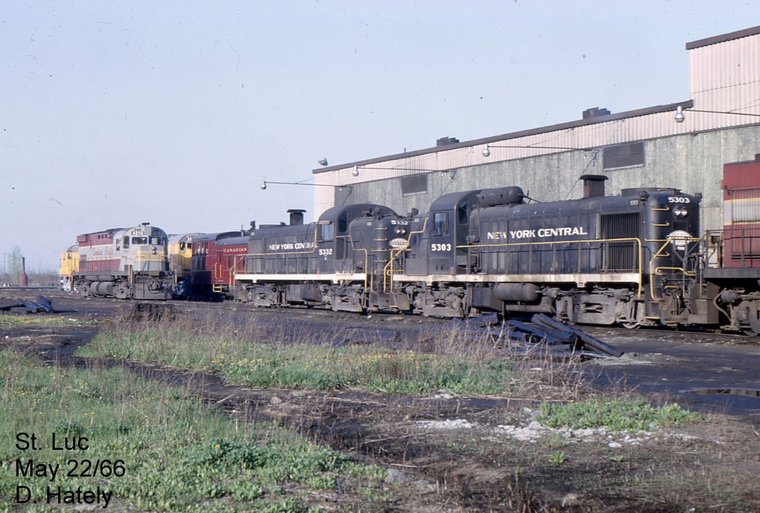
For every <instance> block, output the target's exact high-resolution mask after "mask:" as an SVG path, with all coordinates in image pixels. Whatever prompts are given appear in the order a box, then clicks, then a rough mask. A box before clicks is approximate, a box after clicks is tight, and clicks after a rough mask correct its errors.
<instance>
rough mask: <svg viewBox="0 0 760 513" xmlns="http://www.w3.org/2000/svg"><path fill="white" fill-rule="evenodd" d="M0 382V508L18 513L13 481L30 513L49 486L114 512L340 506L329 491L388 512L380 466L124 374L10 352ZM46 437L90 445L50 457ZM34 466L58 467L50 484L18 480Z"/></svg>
mask: <svg viewBox="0 0 760 513" xmlns="http://www.w3.org/2000/svg"><path fill="white" fill-rule="evenodd" d="M0 376H3V378H2V381H0V387H1V388H0V401H1V402H2V404H3V412H4V414H3V415H2V416H0V439H2V440H5V441H6V442H5V443H3V444H0V462H2V463H3V470H2V471H0V511H12V510H13V511H15V510H16V509H14V508H15V507H14V506H13V504H12V501H13V500H14V496H15V493H16V490H17V488H16V487H17V486H18V485H23V486H27V487H29V489H30V490H31V494H32V497H33V498H35V499H38V500H39V501H40V502H39V503H38V504H37V505H36V506H34V507H33V509H35V510H36V511H47V510H48V509H50V510H51V511H53V509H51V506H48V505H47V504H46V497H47V487H51V488H55V487H57V486H62V487H64V488H65V489H74V490H75V489H76V488H77V487H82V489H83V490H92V491H94V490H95V489H96V487H97V486H99V487H100V488H101V489H103V490H104V491H110V492H112V493H113V502H111V505H110V508H109V509H113V507H114V504H118V505H119V506H117V509H118V510H122V509H130V510H133V509H136V510H143V511H271V512H280V511H281V512H299V511H317V510H318V509H319V505H320V503H321V502H323V501H324V500H326V499H327V500H330V501H332V500H337V499H338V496H337V495H336V494H337V491H336V490H337V488H340V499H341V500H342V501H345V502H349V507H351V504H350V503H351V501H352V500H353V501H354V502H353V505H354V506H355V505H357V504H367V503H368V502H369V500H368V499H367V497H372V498H374V500H376V501H379V502H380V503H379V504H378V503H376V504H370V505H368V509H382V508H383V507H384V505H383V504H382V501H383V500H384V499H383V497H384V495H383V492H381V491H378V490H381V489H382V488H381V483H380V480H381V479H382V478H383V477H384V471H383V469H381V468H379V467H375V466H365V465H359V464H357V463H354V462H352V461H350V460H349V459H348V458H347V457H346V456H345V455H343V454H342V453H338V452H336V451H333V450H331V449H329V448H326V447H323V446H319V445H315V444H313V443H310V442H309V441H307V440H305V439H304V438H302V437H300V436H298V435H296V434H294V433H292V432H289V431H286V430H283V429H280V428H276V427H274V426H272V425H268V424H257V425H250V424H247V423H238V422H235V421H233V420H231V419H229V418H227V417H226V416H224V415H223V414H221V413H219V412H217V411H216V410H214V409H213V408H210V407H208V406H206V405H204V404H202V403H201V402H200V400H199V399H197V398H194V397H189V396H188V395H187V393H186V391H185V390H183V389H179V388H168V387H165V386H162V385H159V384H155V383H149V382H144V381H142V380H140V379H138V378H137V377H135V376H132V375H131V374H129V373H127V372H126V371H123V370H121V369H110V370H65V369H59V368H52V367H43V366H42V365H41V364H38V363H36V362H34V361H31V360H28V359H25V358H23V357H21V356H19V355H18V354H16V353H14V352H11V351H0ZM19 433H28V434H32V433H34V434H35V436H36V438H37V445H38V446H39V447H41V449H40V450H34V451H33V450H31V449H28V450H21V449H23V447H18V446H17V440H18V438H17V436H18V434H19ZM53 433H55V435H56V438H57V440H58V442H59V443H62V441H63V440H64V439H66V440H75V439H79V438H80V437H86V438H87V444H88V448H87V449H86V450H73V451H66V450H64V451H55V450H53V448H52V447H51V438H52V435H53ZM25 439H26V440H28V437H26V438H25ZM30 458H31V459H33V460H34V463H35V467H36V466H37V464H39V463H41V464H45V465H53V466H55V465H56V464H60V470H59V471H58V473H57V475H56V477H55V478H54V479H50V478H51V475H50V474H49V473H46V475H45V476H26V477H24V476H17V468H18V467H19V464H20V465H21V467H22V468H23V467H24V466H25V465H26V462H27V461H28V460H29V459H30ZM70 460H77V461H78V466H77V471H76V472H74V474H76V473H78V472H80V471H82V470H84V466H85V464H84V460H89V461H92V462H94V461H95V460H100V461H101V467H100V468H101V471H100V472H96V475H95V476H93V477H77V476H76V475H67V474H68V472H69V471H70V470H72V465H73V464H72V463H70ZM105 461H108V463H107V464H105ZM17 462H18V463H17ZM119 462H121V463H119ZM104 469H105V470H104ZM338 483H339V486H338ZM102 505H103V503H102V502H101V503H100V506H102ZM53 506H57V502H56V501H53ZM333 506H334V504H333ZM55 510H56V511H57V510H58V509H55Z"/></svg>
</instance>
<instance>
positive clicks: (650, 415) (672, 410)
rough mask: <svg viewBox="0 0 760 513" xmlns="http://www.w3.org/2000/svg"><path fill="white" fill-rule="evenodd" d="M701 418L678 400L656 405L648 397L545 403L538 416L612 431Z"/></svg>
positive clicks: (547, 421)
mask: <svg viewBox="0 0 760 513" xmlns="http://www.w3.org/2000/svg"><path fill="white" fill-rule="evenodd" d="M700 418H701V416H700V415H699V414H698V413H695V412H690V411H686V410H683V409H682V408H681V407H680V406H679V405H677V404H666V405H664V406H660V407H655V406H652V405H651V404H650V403H649V402H647V401H646V400H645V399H634V400H627V399H604V400H600V399H587V400H584V401H580V402H577V403H568V404H557V403H544V404H542V405H541V413H540V415H539V417H538V420H539V422H541V423H542V424H545V425H547V426H550V427H554V428H558V427H563V426H566V427H569V428H572V429H582V428H595V427H605V428H607V429H609V430H610V431H646V430H651V429H653V428H656V427H657V426H666V425H675V424H683V423H687V422H693V421H696V420H699V419H700Z"/></svg>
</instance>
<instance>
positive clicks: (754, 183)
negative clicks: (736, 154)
mask: <svg viewBox="0 0 760 513" xmlns="http://www.w3.org/2000/svg"><path fill="white" fill-rule="evenodd" d="M720 185H721V187H722V188H723V199H724V200H725V199H730V191H732V190H737V189H755V188H760V161H757V160H753V161H749V162H734V163H731V164H726V165H724V166H723V180H722V181H721V184H720Z"/></svg>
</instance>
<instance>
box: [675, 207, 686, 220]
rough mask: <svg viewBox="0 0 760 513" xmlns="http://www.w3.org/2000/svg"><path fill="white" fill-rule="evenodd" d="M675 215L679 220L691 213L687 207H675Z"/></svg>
mask: <svg viewBox="0 0 760 513" xmlns="http://www.w3.org/2000/svg"><path fill="white" fill-rule="evenodd" d="M673 215H674V216H676V217H677V218H679V219H683V218H684V217H686V216H687V215H689V211H688V210H687V209H686V207H675V208H673Z"/></svg>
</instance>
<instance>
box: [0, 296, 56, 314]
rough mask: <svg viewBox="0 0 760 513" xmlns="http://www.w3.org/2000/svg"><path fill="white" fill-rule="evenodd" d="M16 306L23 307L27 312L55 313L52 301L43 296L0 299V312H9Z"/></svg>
mask: <svg viewBox="0 0 760 513" xmlns="http://www.w3.org/2000/svg"><path fill="white" fill-rule="evenodd" d="M17 308H18V309H22V308H23V309H25V310H26V311H27V312H28V313H55V309H54V308H53V302H52V301H50V299H48V298H46V297H45V296H37V297H36V298H34V299H13V300H10V301H8V300H0V312H9V311H11V310H14V309H17Z"/></svg>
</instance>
